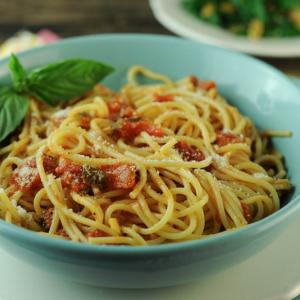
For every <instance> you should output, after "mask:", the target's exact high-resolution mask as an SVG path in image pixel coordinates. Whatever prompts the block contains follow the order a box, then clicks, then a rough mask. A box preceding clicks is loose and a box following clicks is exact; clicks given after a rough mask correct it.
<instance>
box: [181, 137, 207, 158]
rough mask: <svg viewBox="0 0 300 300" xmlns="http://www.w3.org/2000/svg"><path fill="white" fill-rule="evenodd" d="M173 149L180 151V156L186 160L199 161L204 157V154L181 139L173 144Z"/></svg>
mask: <svg viewBox="0 0 300 300" xmlns="http://www.w3.org/2000/svg"><path fill="white" fill-rule="evenodd" d="M175 149H176V150H177V151H178V152H179V153H180V155H181V156H182V158H183V159H184V160H187V161H193V160H194V161H201V160H204V159H205V156H204V154H203V153H202V152H201V151H199V150H197V149H195V148H193V147H192V146H190V145H188V144H187V143H185V142H183V141H179V142H178V143H177V144H176V145H175Z"/></svg>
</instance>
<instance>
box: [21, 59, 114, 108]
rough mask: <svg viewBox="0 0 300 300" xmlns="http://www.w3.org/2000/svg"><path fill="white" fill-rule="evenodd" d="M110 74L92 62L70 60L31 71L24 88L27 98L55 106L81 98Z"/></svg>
mask: <svg viewBox="0 0 300 300" xmlns="http://www.w3.org/2000/svg"><path fill="white" fill-rule="evenodd" d="M112 71H113V68H112V67H110V66H107V65H104V64H102V63H99V62H96V61H93V60H85V59H70V60H65V61H62V62H58V63H53V64H50V65H47V66H45V67H42V68H40V69H36V70H34V71H32V72H31V73H30V74H29V75H28V76H27V81H26V87H27V90H28V92H29V93H30V95H32V96H34V97H36V98H37V99H39V100H41V101H43V102H45V103H47V104H49V105H52V106H54V105H57V104H58V103H60V102H63V101H69V100H71V99H75V98H78V97H81V96H82V95H83V94H84V93H86V92H87V91H89V90H90V89H92V88H93V86H94V85H95V84H96V83H98V82H99V81H100V80H102V79H103V78H104V77H105V76H107V75H109V74H110V73H111V72H112Z"/></svg>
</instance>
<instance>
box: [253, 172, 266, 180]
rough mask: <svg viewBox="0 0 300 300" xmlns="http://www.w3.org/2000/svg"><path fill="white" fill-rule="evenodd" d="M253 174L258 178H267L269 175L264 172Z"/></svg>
mask: <svg viewBox="0 0 300 300" xmlns="http://www.w3.org/2000/svg"><path fill="white" fill-rule="evenodd" d="M253 176H254V177H255V178H258V179H263V178H268V177H269V176H268V175H266V174H265V173H254V174H253Z"/></svg>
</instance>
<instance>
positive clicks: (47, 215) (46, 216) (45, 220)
mask: <svg viewBox="0 0 300 300" xmlns="http://www.w3.org/2000/svg"><path fill="white" fill-rule="evenodd" d="M53 211H54V209H53V207H49V208H47V209H46V210H44V211H43V214H42V216H41V219H40V221H39V223H40V225H41V227H42V229H43V230H44V231H49V229H50V227H51V224H52V219H53Z"/></svg>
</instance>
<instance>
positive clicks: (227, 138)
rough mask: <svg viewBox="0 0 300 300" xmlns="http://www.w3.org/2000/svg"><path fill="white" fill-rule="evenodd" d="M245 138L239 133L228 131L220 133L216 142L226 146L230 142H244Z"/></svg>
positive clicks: (220, 145)
mask: <svg viewBox="0 0 300 300" xmlns="http://www.w3.org/2000/svg"><path fill="white" fill-rule="evenodd" d="M242 142H243V138H242V137H240V136H239V135H236V134H233V133H230V132H226V133H218V134H217V138H216V142H215V143H216V144H217V145H218V146H219V147H222V146H226V145H228V144H236V143H242Z"/></svg>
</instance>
